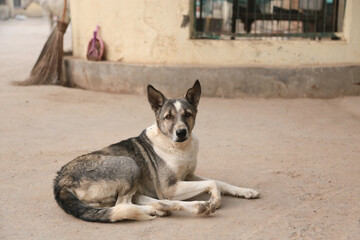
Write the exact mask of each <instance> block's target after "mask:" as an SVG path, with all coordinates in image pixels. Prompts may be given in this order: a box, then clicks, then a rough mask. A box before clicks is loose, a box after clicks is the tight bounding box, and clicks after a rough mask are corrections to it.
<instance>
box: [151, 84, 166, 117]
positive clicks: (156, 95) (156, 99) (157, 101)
mask: <svg viewBox="0 0 360 240" xmlns="http://www.w3.org/2000/svg"><path fill="white" fill-rule="evenodd" d="M147 96H148V100H149V103H150V105H151V108H152V110H154V111H157V110H159V109H160V108H161V107H162V106H163V105H164V102H165V100H166V98H165V97H164V95H163V94H162V93H161V92H160V91H158V90H156V89H155V88H154V87H153V86H152V85H148V86H147Z"/></svg>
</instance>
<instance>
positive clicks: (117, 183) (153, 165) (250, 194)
mask: <svg viewBox="0 0 360 240" xmlns="http://www.w3.org/2000/svg"><path fill="white" fill-rule="evenodd" d="M200 95H201V86H200V82H199V81H198V80H197V81H196V82H195V84H194V86H193V87H192V88H190V89H189V90H188V91H187V93H186V94H185V97H183V98H173V99H167V98H166V97H165V96H164V95H163V94H162V93H161V92H159V91H158V90H156V89H155V88H154V87H153V86H151V85H149V86H148V88H147V96H148V100H149V103H150V105H151V108H152V110H153V111H154V113H155V118H156V122H155V124H154V125H152V126H150V127H149V128H147V129H145V130H143V131H142V133H141V134H140V135H139V136H138V137H134V138H130V139H127V140H124V141H121V142H119V143H116V144H113V145H110V146H108V147H106V148H104V149H102V150H99V151H95V152H92V153H89V154H85V155H82V156H80V157H77V158H75V159H74V160H72V161H70V162H69V163H68V164H66V165H65V166H63V167H62V168H61V170H60V171H59V172H58V173H57V176H56V178H55V180H54V194H55V199H56V201H57V203H58V204H59V206H60V207H61V208H62V209H63V210H64V211H65V212H67V213H69V214H72V215H73V216H75V217H78V218H80V219H83V220H85V221H92V222H116V221H120V220H125V219H128V220H147V219H153V218H155V217H157V216H165V215H168V214H169V213H171V212H174V211H180V210H183V211H187V212H190V213H193V214H197V215H203V214H205V215H207V214H210V213H213V212H215V210H216V209H217V208H218V207H219V206H220V202H221V194H226V195H231V196H235V197H244V198H257V197H259V193H258V192H257V191H255V190H252V189H247V188H240V187H236V186H232V185H230V184H227V183H224V182H220V181H215V180H210V179H206V178H202V177H200V176H197V175H195V168H196V161H197V153H198V144H199V141H198V139H197V138H196V136H195V135H194V134H193V133H192V130H193V127H194V125H195V119H196V115H197V108H198V104H199V99H200ZM201 193H208V194H209V195H210V199H209V200H208V201H184V200H186V199H189V198H192V197H195V196H197V195H199V194H201Z"/></svg>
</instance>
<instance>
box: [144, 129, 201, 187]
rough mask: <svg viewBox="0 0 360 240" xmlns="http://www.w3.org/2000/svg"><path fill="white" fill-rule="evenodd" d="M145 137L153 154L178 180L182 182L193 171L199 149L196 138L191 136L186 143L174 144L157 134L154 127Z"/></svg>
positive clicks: (148, 130)
mask: <svg viewBox="0 0 360 240" xmlns="http://www.w3.org/2000/svg"><path fill="white" fill-rule="evenodd" d="M146 135H147V136H148V137H149V139H150V140H151V142H152V143H153V147H154V151H155V153H156V154H157V155H158V156H159V157H160V158H161V159H163V160H164V161H165V163H166V164H167V166H168V167H169V168H170V169H171V170H172V171H173V172H174V173H175V174H176V176H177V179H178V180H184V179H185V177H186V176H187V175H188V174H189V173H192V172H194V171H195V168H196V163H197V153H198V148H199V147H198V140H197V138H196V136H194V135H193V136H192V137H191V138H190V139H189V140H187V142H186V143H174V142H172V141H171V140H170V139H168V138H166V137H165V136H164V135H162V134H161V133H159V132H158V129H157V128H156V127H155V126H151V127H149V128H148V129H147V132H146Z"/></svg>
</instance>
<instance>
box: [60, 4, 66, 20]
mask: <svg viewBox="0 0 360 240" xmlns="http://www.w3.org/2000/svg"><path fill="white" fill-rule="evenodd" d="M66 7H67V0H64V9H63V14H62V16H61V21H62V22H64V21H65V15H66Z"/></svg>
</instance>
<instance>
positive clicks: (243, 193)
mask: <svg viewBox="0 0 360 240" xmlns="http://www.w3.org/2000/svg"><path fill="white" fill-rule="evenodd" d="M234 196H235V197H241V198H246V199H251V198H259V197H260V193H259V192H257V191H255V190H254V189H250V188H239V189H237V191H236V193H235V194H234Z"/></svg>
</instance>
